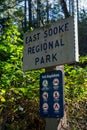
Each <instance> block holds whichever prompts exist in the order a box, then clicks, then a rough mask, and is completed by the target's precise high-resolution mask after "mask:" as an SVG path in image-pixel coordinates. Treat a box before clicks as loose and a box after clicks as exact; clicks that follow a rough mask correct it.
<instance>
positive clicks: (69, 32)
mask: <svg viewBox="0 0 87 130" xmlns="http://www.w3.org/2000/svg"><path fill="white" fill-rule="evenodd" d="M76 61H78V28H77V24H76V23H75V20H74V18H73V17H69V18H67V19H64V20H59V21H57V22H55V23H52V24H50V25H48V26H46V27H41V28H38V29H35V30H34V31H30V32H27V33H25V36H24V52H23V70H24V71H27V70H33V69H39V68H46V67H50V66H57V65H63V64H65V63H73V62H76Z"/></svg>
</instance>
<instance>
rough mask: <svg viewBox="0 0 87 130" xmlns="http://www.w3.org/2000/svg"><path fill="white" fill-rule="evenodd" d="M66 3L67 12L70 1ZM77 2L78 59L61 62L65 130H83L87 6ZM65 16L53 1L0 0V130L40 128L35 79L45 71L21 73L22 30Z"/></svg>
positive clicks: (42, 125)
mask: <svg viewBox="0 0 87 130" xmlns="http://www.w3.org/2000/svg"><path fill="white" fill-rule="evenodd" d="M60 1H62V0H60ZM65 2H66V5H67V13H68V14H67V15H72V11H73V9H72V3H71V1H70V0H66V1H65ZM77 7H78V8H77V10H78V12H77V14H78V27H79V28H78V30H79V57H80V61H79V63H76V64H71V65H67V64H66V65H64V72H65V77H64V80H65V81H64V82H65V90H64V92H65V101H66V104H67V124H68V125H69V127H70V130H86V128H87V122H86V118H87V113H86V111H87V98H86V97H87V10H86V9H85V8H82V7H81V6H80V2H78V1H77ZM64 17H65V15H64V12H63V6H62V5H61V3H60V2H59V1H57V0H55V2H52V1H51V2H49V1H47V0H42V1H39V0H37V1H35V0H32V1H31V0H30V1H27V0H25V1H24V0H0V130H44V129H45V120H44V119H43V118H41V117H40V116H39V89H40V86H39V79H40V74H41V73H42V72H44V71H45V70H44V69H40V70H35V71H28V72H23V70H22V59H23V35H24V33H25V32H26V31H27V30H31V31H32V30H33V29H35V28H37V27H39V26H45V25H46V24H48V23H52V22H55V21H57V20H58V19H63V18H64Z"/></svg>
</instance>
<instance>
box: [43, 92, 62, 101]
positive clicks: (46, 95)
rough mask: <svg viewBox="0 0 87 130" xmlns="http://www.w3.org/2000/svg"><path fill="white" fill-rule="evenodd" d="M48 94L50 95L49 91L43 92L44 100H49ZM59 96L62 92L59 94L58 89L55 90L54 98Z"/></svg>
mask: <svg viewBox="0 0 87 130" xmlns="http://www.w3.org/2000/svg"><path fill="white" fill-rule="evenodd" d="M48 96H49V95H48V93H47V92H43V94H42V97H43V99H44V100H47V99H48ZM59 96H60V94H59V92H58V91H54V92H53V98H54V99H58V98H59Z"/></svg>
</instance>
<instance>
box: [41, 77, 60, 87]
mask: <svg viewBox="0 0 87 130" xmlns="http://www.w3.org/2000/svg"><path fill="white" fill-rule="evenodd" d="M42 85H43V87H47V86H48V80H46V79H45V80H43V82H42ZM53 85H54V86H58V85H59V79H58V78H54V80H53Z"/></svg>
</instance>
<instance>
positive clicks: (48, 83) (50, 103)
mask: <svg viewBox="0 0 87 130" xmlns="http://www.w3.org/2000/svg"><path fill="white" fill-rule="evenodd" d="M63 115H64V96H63V74H62V71H61V70H57V71H50V72H46V73H42V74H41V75H40V116H42V117H54V118H61V117H63Z"/></svg>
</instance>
